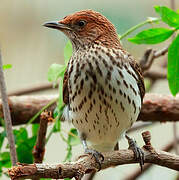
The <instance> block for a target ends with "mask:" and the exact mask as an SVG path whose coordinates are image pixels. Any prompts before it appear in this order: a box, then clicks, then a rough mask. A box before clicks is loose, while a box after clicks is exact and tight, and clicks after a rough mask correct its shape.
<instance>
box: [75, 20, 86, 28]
mask: <svg viewBox="0 0 179 180" xmlns="http://www.w3.org/2000/svg"><path fill="white" fill-rule="evenodd" d="M77 25H78V26H79V27H84V26H85V25H86V21H84V20H80V21H78V22H77Z"/></svg>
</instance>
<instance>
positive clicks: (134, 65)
mask: <svg viewBox="0 0 179 180" xmlns="http://www.w3.org/2000/svg"><path fill="white" fill-rule="evenodd" d="M129 63H130V65H131V67H132V68H133V70H134V71H135V72H136V74H137V76H138V82H137V84H138V86H139V89H140V95H141V98H142V100H143V98H144V95H145V86H144V78H143V75H142V70H141V68H140V66H139V64H138V63H137V62H136V61H135V60H134V59H133V58H131V59H130V61H129Z"/></svg>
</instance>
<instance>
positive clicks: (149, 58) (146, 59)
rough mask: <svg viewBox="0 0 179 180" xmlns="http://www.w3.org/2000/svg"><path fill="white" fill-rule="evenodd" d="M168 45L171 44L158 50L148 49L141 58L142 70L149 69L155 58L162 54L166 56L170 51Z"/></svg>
mask: <svg viewBox="0 0 179 180" xmlns="http://www.w3.org/2000/svg"><path fill="white" fill-rule="evenodd" d="M168 47H169V46H167V47H165V48H163V49H161V50H158V51H156V50H152V49H148V50H146V52H145V53H144V56H143V57H142V59H141V60H140V66H141V68H142V71H143V72H145V71H146V70H148V69H149V68H150V67H151V65H152V63H153V61H154V59H156V58H158V57H160V56H164V55H165V54H166V53H167V52H168Z"/></svg>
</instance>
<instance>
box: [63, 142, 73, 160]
mask: <svg viewBox="0 0 179 180" xmlns="http://www.w3.org/2000/svg"><path fill="white" fill-rule="evenodd" d="M67 145H68V146H67V154H66V157H65V160H64V162H66V161H69V162H70V161H71V158H72V146H71V145H70V144H67Z"/></svg>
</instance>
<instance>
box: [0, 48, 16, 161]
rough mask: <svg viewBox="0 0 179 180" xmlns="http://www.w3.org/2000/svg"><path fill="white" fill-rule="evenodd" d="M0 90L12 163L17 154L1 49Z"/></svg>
mask: <svg viewBox="0 0 179 180" xmlns="http://www.w3.org/2000/svg"><path fill="white" fill-rule="evenodd" d="M0 91H1V96H2V102H1V103H2V108H1V109H2V110H3V112H2V111H1V113H2V114H4V120H5V127H6V133H7V139H8V142H9V146H10V155H11V162H12V164H13V165H15V164H16V162H17V154H16V148H15V143H14V136H13V132H12V121H11V114H10V110H9V104H8V98H7V93H6V84H5V78H4V73H3V64H2V58H1V51H0Z"/></svg>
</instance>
